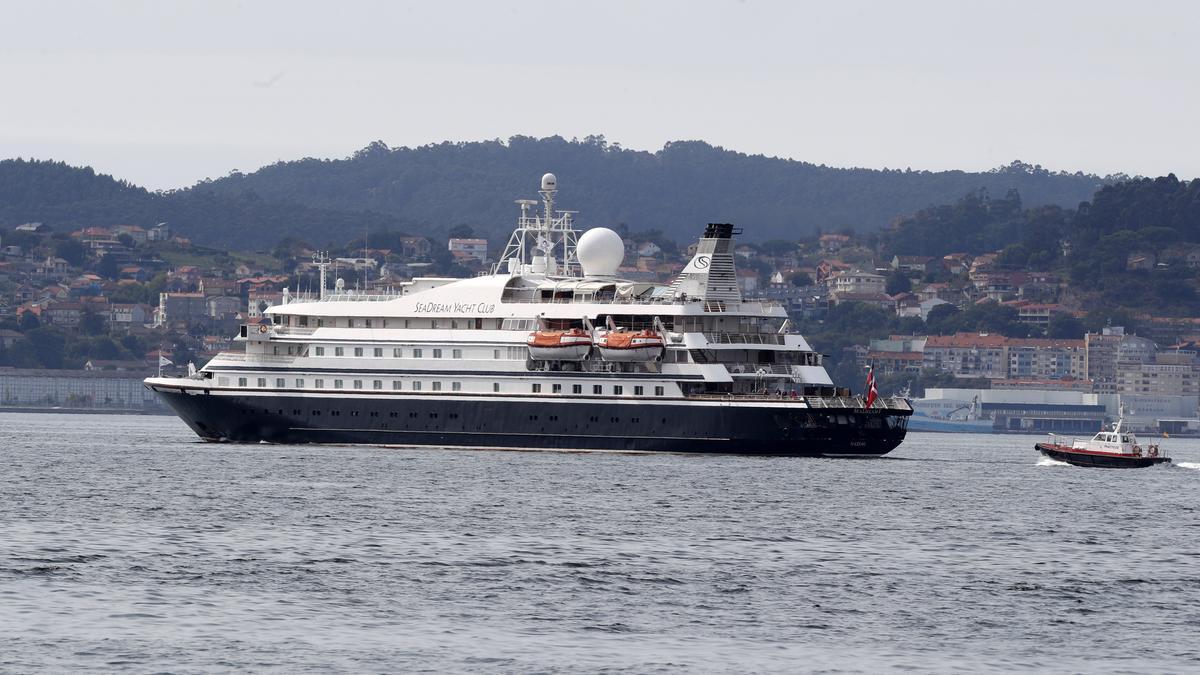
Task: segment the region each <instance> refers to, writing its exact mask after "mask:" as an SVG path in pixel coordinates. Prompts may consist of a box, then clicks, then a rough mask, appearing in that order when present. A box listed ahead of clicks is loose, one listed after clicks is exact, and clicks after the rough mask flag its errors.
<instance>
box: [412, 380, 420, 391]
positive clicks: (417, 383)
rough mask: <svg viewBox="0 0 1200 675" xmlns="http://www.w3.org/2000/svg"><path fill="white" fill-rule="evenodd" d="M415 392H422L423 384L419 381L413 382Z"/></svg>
mask: <svg viewBox="0 0 1200 675" xmlns="http://www.w3.org/2000/svg"><path fill="white" fill-rule="evenodd" d="M413 391H421V383H420V382H419V381H418V382H413Z"/></svg>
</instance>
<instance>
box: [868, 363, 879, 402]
mask: <svg viewBox="0 0 1200 675" xmlns="http://www.w3.org/2000/svg"><path fill="white" fill-rule="evenodd" d="M877 398H879V390H877V389H876V388H875V366H871V369H870V370H868V371H867V407H868V408H870V407H871V406H872V405H874V403H875V399H877Z"/></svg>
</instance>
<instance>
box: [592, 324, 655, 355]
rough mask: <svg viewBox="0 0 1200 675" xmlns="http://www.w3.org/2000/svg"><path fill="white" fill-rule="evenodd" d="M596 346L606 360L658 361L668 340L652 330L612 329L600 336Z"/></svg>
mask: <svg viewBox="0 0 1200 675" xmlns="http://www.w3.org/2000/svg"><path fill="white" fill-rule="evenodd" d="M596 346H597V347H598V348H599V349H600V356H601V358H603V359H604V360H605V361H657V360H659V359H661V358H662V354H663V349H665V348H666V341H664V340H663V337H662V335H659V334H658V333H656V332H654V331H652V330H640V331H624V330H610V331H608V332H607V333H604V334H603V335H601V336H600V339H598V340H597V341H596Z"/></svg>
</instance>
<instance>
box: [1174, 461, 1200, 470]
mask: <svg viewBox="0 0 1200 675" xmlns="http://www.w3.org/2000/svg"><path fill="white" fill-rule="evenodd" d="M1175 466H1177V467H1179V468H1181V469H1196V470H1198V471H1200V462H1176V463H1175Z"/></svg>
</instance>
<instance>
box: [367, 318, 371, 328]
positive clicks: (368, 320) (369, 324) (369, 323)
mask: <svg viewBox="0 0 1200 675" xmlns="http://www.w3.org/2000/svg"><path fill="white" fill-rule="evenodd" d="M370 327H371V320H370V319H367V328H370Z"/></svg>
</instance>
